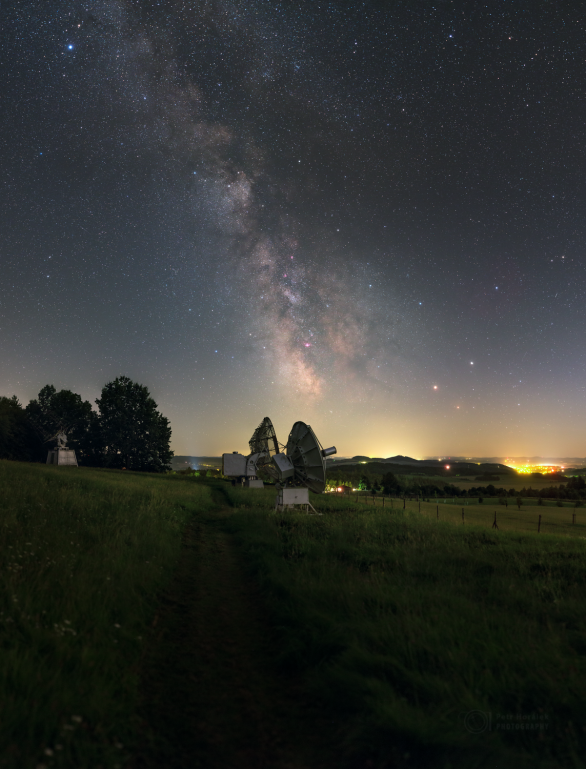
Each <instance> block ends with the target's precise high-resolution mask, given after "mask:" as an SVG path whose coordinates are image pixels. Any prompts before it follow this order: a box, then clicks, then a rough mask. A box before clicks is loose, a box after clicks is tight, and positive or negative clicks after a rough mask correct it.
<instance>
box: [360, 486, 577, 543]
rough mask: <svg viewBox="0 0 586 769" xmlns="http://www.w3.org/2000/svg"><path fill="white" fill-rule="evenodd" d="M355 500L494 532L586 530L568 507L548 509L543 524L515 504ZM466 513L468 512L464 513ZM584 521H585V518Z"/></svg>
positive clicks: (385, 498)
mask: <svg viewBox="0 0 586 769" xmlns="http://www.w3.org/2000/svg"><path fill="white" fill-rule="evenodd" d="M356 499H358V500H363V501H364V504H365V505H372V506H374V507H380V508H381V509H382V508H384V509H386V510H389V511H392V510H410V511H412V512H418V513H422V514H424V515H428V516H431V515H433V514H434V513H435V518H436V520H440V508H441V509H442V512H443V515H442V518H444V519H445V520H448V521H452V522H454V521H455V520H458V519H460V518H461V521H462V524H466V522H467V521H468V522H469V523H471V524H474V525H479V524H480V525H487V526H490V527H491V528H493V529H499V523H500V524H501V526H503V525H504V527H505V528H506V529H514V530H524V531H534V532H537V533H538V534H539V533H541V531H542V529H544V530H545V528H546V527H547V530H548V532H549V533H567V534H576V535H580V536H582V535H583V534H584V533H585V532H584V529H585V528H586V524H585V522H584V520H582V521H576V515H577V514H576V513H572V514H571V520H570V515H569V514H566V512H563V511H567V510H568V508H567V507H566V508H559V507H551V508H550V510H551V514H550V515H548V516H547V518H548V520H547V521H546V520H545V517H544V514H543V513H542V512H539V513H538V512H537V511H535V512H533V511H530V510H527V509H524V510H523V511H521V508H520V507H519V509H518V510H515V508H516V507H517V505H515V506H513V505H511V508H510V509H509V508H506V509H503V508H502V507H501V509H500V511H498V513H497V511H496V510H494V509H492V510H491V509H490V507H493V505H491V504H490V503H489V504H484V503H483V504H482V505H481V504H474V500H470V499H468V500H461V502H462V503H463V502H464V501H465V502H466V505H465V506H464V507H462V506H460V505H458V506H457V505H456V498H452V499H449V498H444V499H443V500H434V501H433V502H426V501H425V500H422V499H420V498H417V497H391V496H386V495H383V494H379V495H374V494H372V495H369V494H358V495H356ZM491 501H492V500H491ZM489 505H490V507H489ZM487 508H488V509H487ZM541 509H543V508H541ZM465 511H467V512H466V513H465ZM583 518H586V515H585V516H583ZM566 530H567V531H566Z"/></svg>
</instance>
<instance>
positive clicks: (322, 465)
mask: <svg viewBox="0 0 586 769" xmlns="http://www.w3.org/2000/svg"><path fill="white" fill-rule="evenodd" d="M248 445H249V447H250V454H249V456H248V457H243V456H242V455H241V454H236V453H234V454H224V455H223V457H222V462H223V468H224V475H228V476H232V477H238V478H241V479H244V478H252V477H257V476H258V475H259V474H260V475H261V476H262V475H264V476H265V477H266V476H269V477H270V478H272V479H273V480H275V481H277V484H278V486H279V488H280V490H281V491H280V493H281V492H283V491H286V490H287V488H289V489H292V488H297V489H299V487H301V488H303V489H304V490H306V489H309V490H310V491H313V492H314V493H315V494H321V493H322V492H323V491H324V490H325V487H326V457H329V456H331V455H332V454H335V453H336V448H335V446H331V447H330V448H329V449H324V448H322V445H321V443H320V442H319V441H318V439H317V436H316V434H315V433H314V432H313V430H312V429H311V427H310V425H307V424H305V422H295V424H294V425H293V427H292V428H291V432H290V433H289V438H288V440H287V445H286V446H280V445H279V442H278V441H277V436H276V433H275V428H274V427H273V423H272V422H271V420H270V419H269V417H265V418H264V419H263V421H262V422H261V423H260V425H259V426H258V427H257V428H256V430H255V431H254V433H253V434H252V438H251V439H250V441H249V442H248ZM282 449H285V451H282ZM229 468H233V469H232V470H231V471H229ZM304 493H305V496H307V491H305V492H304ZM308 501H309V500H308V499H307V500H306V502H305V504H308ZM287 506H289V505H287Z"/></svg>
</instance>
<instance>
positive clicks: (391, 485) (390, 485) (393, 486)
mask: <svg viewBox="0 0 586 769" xmlns="http://www.w3.org/2000/svg"><path fill="white" fill-rule="evenodd" d="M381 484H382V487H383V494H394V493H396V491H397V487H398V486H399V482H398V480H397V476H396V475H395V474H394V473H391V472H388V473H385V474H384V475H383V477H382V479H381Z"/></svg>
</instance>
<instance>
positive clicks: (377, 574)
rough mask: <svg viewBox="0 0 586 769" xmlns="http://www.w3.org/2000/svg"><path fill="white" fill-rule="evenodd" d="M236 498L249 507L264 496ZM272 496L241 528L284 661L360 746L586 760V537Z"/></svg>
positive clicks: (379, 756)
mask: <svg viewBox="0 0 586 769" xmlns="http://www.w3.org/2000/svg"><path fill="white" fill-rule="evenodd" d="M229 493H230V496H231V497H232V499H233V501H234V502H235V503H239V506H240V507H241V505H244V506H245V507H246V504H247V503H246V501H245V498H246V496H248V495H249V494H250V492H249V491H246V490H233V489H232V490H230V492H229ZM262 494H263V492H256V495H257V497H259V498H260V497H261V495H262ZM264 495H265V497H266V500H264V501H263V504H262V510H261V511H257V512H255V511H253V510H246V509H242V507H241V509H240V510H238V511H237V512H235V514H234V516H233V517H232V519H231V526H232V528H233V531H234V532H235V533H236V535H237V537H238V538H239V541H240V542H241V544H242V547H244V549H245V550H246V552H247V554H248V559H249V563H250V567H251V569H252V571H253V573H254V574H255V576H256V578H257V579H258V580H259V581H260V582H261V584H262V586H263V591H264V595H265V599H266V602H267V605H268V606H269V607H270V611H271V613H272V617H273V622H274V624H275V625H276V626H277V627H278V628H279V629H280V644H279V645H278V648H276V649H275V655H276V656H277V657H278V660H279V663H280V664H281V665H282V666H283V667H284V668H286V669H288V670H292V671H295V672H296V673H297V674H298V675H300V676H302V677H303V679H304V680H305V682H306V684H307V686H309V687H310V688H311V689H312V690H313V692H314V694H315V696H316V697H317V698H319V700H320V701H321V702H322V703H323V707H324V708H325V709H326V710H327V711H328V712H330V713H332V714H335V716H336V718H338V719H339V720H340V721H341V722H343V723H345V724H346V728H345V740H346V750H347V753H348V755H350V756H352V755H356V756H361V757H364V756H367V757H369V758H370V760H372V762H373V764H372V765H373V766H381V767H382V766H387V765H392V761H391V762H390V763H389V764H387V763H385V761H388V760H389V759H390V757H392V759H393V760H394V761H396V762H398V764H399V765H401V762H405V760H406V759H405V756H406V755H408V756H409V757H410V758H409V760H408V763H409V762H410V763H411V765H415V766H434V767H436V766H438V767H440V766H442V767H449V766H451V767H466V769H468V768H469V767H481V766H482V767H484V766H486V767H489V766H490V767H493V766H499V767H500V766H502V767H509V766H515V767H570V766H572V767H582V766H584V762H583V756H584V754H585V748H586V739H585V738H586V733H585V728H584V712H585V699H586V697H585V695H584V692H585V691H586V619H585V618H586V546H585V543H584V541H583V540H582V539H580V538H578V537H576V538H573V539H571V538H569V537H555V536H551V535H548V534H541V535H539V536H538V535H537V534H520V533H515V532H510V531H498V532H493V531H492V530H490V529H488V528H487V527H479V526H471V525H465V526H462V525H461V523H460V525H457V526H456V525H454V524H451V523H449V522H446V521H445V520H441V521H440V522H439V523H438V522H437V521H436V520H435V519H434V518H432V517H426V516H425V515H418V514H417V513H413V512H409V511H407V512H406V513H403V511H398V510H396V509H395V510H394V511H390V510H389V509H385V510H384V511H383V510H382V508H379V507H376V508H373V507H369V508H360V509H359V510H355V511H352V510H351V509H350V508H351V507H352V501H346V500H340V499H337V500H335V499H334V498H333V497H332V498H330V499H331V500H332V501H331V502H329V501H328V499H327V498H321V499H322V500H323V504H324V507H322V511H323V513H324V514H323V515H322V516H308V515H303V514H295V513H288V514H286V515H282V514H280V515H277V514H274V513H269V514H267V510H268V508H269V504H268V503H269V499H268V497H269V493H268V492H264ZM249 499H250V500H252V496H250V497H249ZM313 501H314V504H315V500H313ZM336 503H337V508H338V509H337V511H336V510H335V509H334V505H335V504H336ZM326 507H330V510H329V511H328V510H327V509H326ZM442 510H443V507H442ZM442 510H440V513H441V512H442ZM434 511H435V508H434ZM499 512H500V510H499ZM475 711H478V712H479V714H478V713H475ZM484 714H486V715H484ZM488 714H490V715H488ZM485 717H486V719H487V720H488V719H490V728H488V727H487V728H485V729H484V730H481V731H480V732H479V733H474V729H476V728H481V727H482V726H483V724H484V722H483V718H485ZM527 724H529V725H531V726H530V728H526V727H527ZM539 724H542V725H543V726H544V727H545V728H543V729H536V728H535V725H539ZM507 725H508V726H507ZM519 725H521V728H520V726H519Z"/></svg>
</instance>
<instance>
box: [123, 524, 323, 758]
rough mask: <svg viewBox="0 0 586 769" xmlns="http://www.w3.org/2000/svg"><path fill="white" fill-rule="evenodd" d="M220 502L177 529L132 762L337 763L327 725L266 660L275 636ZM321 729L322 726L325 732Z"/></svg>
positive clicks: (147, 666)
mask: <svg viewBox="0 0 586 769" xmlns="http://www.w3.org/2000/svg"><path fill="white" fill-rule="evenodd" d="M227 514H229V510H221V511H220V512H218V513H217V515H216V516H212V517H209V518H208V519H206V520H205V521H202V520H200V521H196V522H194V523H193V524H192V526H190V527H189V529H188V530H187V531H186V534H185V537H184V543H183V549H182V555H181V560H180V563H179V566H178V570H177V573H176V575H175V579H174V581H173V584H172V586H171V587H170V590H169V592H168V594H167V595H166V596H165V598H164V601H163V604H162V606H161V607H160V610H159V613H158V615H157V620H156V631H157V634H156V639H155V640H154V642H153V643H152V644H151V647H150V649H149V652H148V654H147V655H146V656H145V660H144V662H143V666H142V667H143V705H142V713H141V717H142V719H143V728H142V734H143V735H144V738H143V744H142V745H141V749H140V752H139V755H138V756H137V758H136V761H135V762H134V765H135V766H136V767H137V768H141V767H145V769H146V768H150V767H153V769H154V767H157V769H167V767H169V769H172V768H173V769H174V768H175V767H186V768H187V767H189V768H190V769H193V768H195V767H202V769H216V767H218V768H219V767H221V768H222V769H240V768H241V767H242V768H243V767H257V768H258V769H262V767H271V768H273V767H274V769H302V768H303V769H305V768H307V769H314V768H315V769H320V767H332V766H336V765H337V764H338V762H337V761H336V760H335V758H334V755H333V753H334V751H333V749H332V745H333V743H334V742H335V739H334V738H333V737H332V736H331V735H333V733H334V724H331V723H328V722H327V721H325V719H324V718H323V717H322V716H321V714H320V713H319V711H318V709H317V707H316V706H315V705H314V704H313V703H312V702H311V701H309V700H308V699H307V697H306V696H305V695H304V693H303V690H302V688H301V687H300V686H298V685H297V684H296V682H295V681H292V680H285V679H283V678H282V677H280V676H279V675H278V674H277V673H276V672H275V670H274V669H272V667H271V660H272V650H273V649H274V645H275V641H274V639H273V638H272V633H271V630H270V627H269V626H268V624H267V622H266V619H265V617H264V615H263V610H262V603H261V600H260V596H259V595H258V593H257V591H256V588H255V585H254V583H253V582H252V581H251V580H250V578H248V577H247V575H246V573H245V571H244V569H243V567H242V563H241V561H240V558H239V554H238V551H237V548H236V547H235V545H234V542H233V540H232V539H231V537H230V536H229V535H228V534H227V533H226V532H225V531H223V530H222V525H221V521H222V517H224V516H226V515H227ZM325 735H330V736H329V737H327V736H325Z"/></svg>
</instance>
